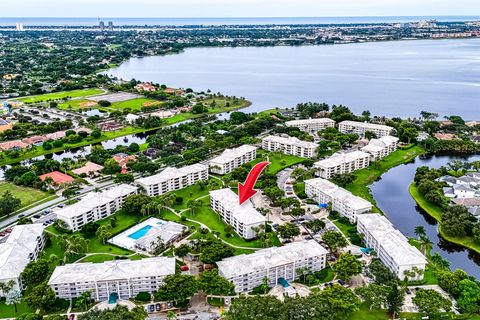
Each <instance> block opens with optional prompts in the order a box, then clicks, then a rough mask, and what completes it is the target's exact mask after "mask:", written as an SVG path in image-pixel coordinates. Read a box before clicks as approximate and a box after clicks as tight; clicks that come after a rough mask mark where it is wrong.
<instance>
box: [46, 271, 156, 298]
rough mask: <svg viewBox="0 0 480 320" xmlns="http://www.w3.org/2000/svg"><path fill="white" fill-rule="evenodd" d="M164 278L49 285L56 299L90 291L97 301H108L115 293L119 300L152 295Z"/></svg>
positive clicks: (77, 295)
mask: <svg viewBox="0 0 480 320" xmlns="http://www.w3.org/2000/svg"><path fill="white" fill-rule="evenodd" d="M164 278H165V276H155V277H146V278H135V277H134V275H132V277H131V278H129V279H121V280H111V281H98V282H96V281H88V282H75V283H64V284H58V285H56V284H55V285H51V288H52V289H53V291H54V292H55V294H56V296H57V297H58V298H62V299H68V300H69V299H73V298H76V297H79V296H80V295H81V294H82V293H83V292H86V291H90V292H91V293H92V298H93V299H95V300H97V301H105V300H108V298H109V296H110V294H111V293H114V292H115V293H117V294H118V297H119V299H130V298H133V297H135V296H136V295H137V294H138V293H140V292H150V293H153V292H155V291H157V290H158V288H159V287H160V286H161V285H162V284H163V279H164Z"/></svg>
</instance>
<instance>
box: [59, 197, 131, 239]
mask: <svg viewBox="0 0 480 320" xmlns="http://www.w3.org/2000/svg"><path fill="white" fill-rule="evenodd" d="M136 193H137V192H136V191H132V192H131V193H129V194H127V195H125V196H123V197H118V198H116V199H114V200H113V201H111V202H109V203H107V204H104V205H101V206H98V207H95V208H93V209H92V210H90V211H88V212H84V213H82V214H79V215H77V216H74V217H70V216H63V215H61V214H57V219H59V220H62V221H64V222H65V223H66V224H67V225H68V227H69V229H71V230H72V231H78V230H80V229H81V228H82V227H83V226H84V225H86V224H87V223H90V222H94V221H98V220H101V219H105V218H106V217H108V216H111V215H112V214H114V213H115V212H117V211H118V210H120V209H121V208H122V203H123V200H125V198H127V197H128V196H130V195H132V194H136Z"/></svg>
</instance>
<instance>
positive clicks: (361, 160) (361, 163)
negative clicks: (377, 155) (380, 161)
mask: <svg viewBox="0 0 480 320" xmlns="http://www.w3.org/2000/svg"><path fill="white" fill-rule="evenodd" d="M369 165H370V154H369V153H366V152H363V151H353V152H347V153H337V154H334V155H332V156H331V157H329V158H326V159H323V160H320V161H317V162H315V163H314V164H313V166H314V168H316V169H317V170H318V171H317V176H319V177H320V178H324V179H331V178H333V177H334V176H335V175H340V174H345V173H350V172H353V171H356V170H360V169H363V168H366V167H368V166H369Z"/></svg>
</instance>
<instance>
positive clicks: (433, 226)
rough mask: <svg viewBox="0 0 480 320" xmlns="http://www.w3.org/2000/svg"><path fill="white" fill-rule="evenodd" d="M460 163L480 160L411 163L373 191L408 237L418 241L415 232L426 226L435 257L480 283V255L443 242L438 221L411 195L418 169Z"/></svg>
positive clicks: (438, 158)
mask: <svg viewBox="0 0 480 320" xmlns="http://www.w3.org/2000/svg"><path fill="white" fill-rule="evenodd" d="M457 159H460V160H464V161H465V160H468V161H473V160H478V159H480V156H471V157H463V158H462V157H451V156H435V157H419V158H417V159H415V160H414V161H413V162H411V163H408V164H405V165H401V166H398V167H395V168H393V169H391V170H390V171H388V172H387V173H385V174H384V175H383V176H382V177H381V179H380V180H378V181H377V182H375V183H374V184H373V185H371V186H370V187H371V190H372V195H373V197H374V199H375V201H376V202H377V205H378V207H379V208H380V209H381V210H382V211H383V212H384V213H385V215H386V216H387V217H388V219H390V221H391V222H392V223H393V224H394V225H395V227H396V228H397V229H399V230H400V231H401V232H402V233H403V234H404V235H406V236H408V237H415V234H414V228H415V227H416V226H424V227H425V229H426V231H427V235H428V237H429V238H430V240H431V241H432V243H433V248H432V254H433V253H435V252H438V253H439V254H440V255H441V256H442V257H443V258H445V259H446V260H448V261H449V262H450V267H451V268H452V269H457V268H459V269H463V270H465V271H466V272H468V273H469V274H470V275H472V276H475V277H476V278H478V279H480V254H478V253H476V252H474V251H473V250H469V249H466V248H464V247H462V246H459V245H455V244H453V243H450V242H448V241H446V240H445V239H443V238H442V237H441V236H440V235H439V234H438V230H437V222H436V220H435V219H433V218H432V217H430V216H429V215H428V214H427V213H426V212H424V211H423V210H422V209H421V208H419V207H418V206H417V205H416V202H415V200H413V198H412V197H411V196H410V193H409V191H408V187H409V185H410V184H411V183H412V181H413V178H414V176H415V171H416V169H417V168H418V167H420V166H428V167H435V168H438V167H441V166H444V165H446V164H447V163H448V162H450V161H452V160H457Z"/></svg>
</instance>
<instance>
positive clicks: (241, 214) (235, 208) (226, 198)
mask: <svg viewBox="0 0 480 320" xmlns="http://www.w3.org/2000/svg"><path fill="white" fill-rule="evenodd" d="M210 197H212V198H214V199H216V200H218V201H220V202H221V203H222V205H223V206H224V207H225V208H227V210H228V211H230V212H232V215H233V216H234V217H235V218H236V219H237V220H238V221H239V222H241V223H244V224H246V225H250V224H256V223H263V222H265V221H267V219H265V217H264V216H263V215H262V214H261V213H260V212H258V211H257V210H256V209H255V208H254V207H253V204H252V202H250V200H248V201H245V202H244V203H243V204H242V205H239V203H238V195H237V194H235V192H233V191H232V190H231V189H228V188H225V189H220V190H213V191H210Z"/></svg>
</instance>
